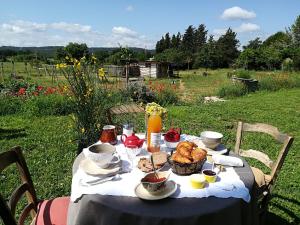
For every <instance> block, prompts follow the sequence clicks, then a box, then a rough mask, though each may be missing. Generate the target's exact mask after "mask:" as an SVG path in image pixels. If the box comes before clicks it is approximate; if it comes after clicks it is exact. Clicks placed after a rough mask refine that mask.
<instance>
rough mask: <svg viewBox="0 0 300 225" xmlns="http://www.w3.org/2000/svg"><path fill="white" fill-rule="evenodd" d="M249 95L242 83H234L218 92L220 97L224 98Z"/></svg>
mask: <svg viewBox="0 0 300 225" xmlns="http://www.w3.org/2000/svg"><path fill="white" fill-rule="evenodd" d="M247 93H248V90H247V88H246V86H245V85H244V84H242V83H234V84H228V85H225V86H222V87H221V88H220V89H219V90H218V95H219V96H220V97H221V98H223V97H239V96H243V95H245V94H247Z"/></svg>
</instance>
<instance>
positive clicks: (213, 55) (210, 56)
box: [193, 35, 219, 69]
mask: <svg viewBox="0 0 300 225" xmlns="http://www.w3.org/2000/svg"><path fill="white" fill-rule="evenodd" d="M218 62H219V55H218V51H217V48H216V41H215V40H214V37H213V35H210V36H209V39H208V41H207V43H206V44H205V45H204V46H203V47H202V48H201V50H200V51H199V52H197V54H196V58H195V63H194V65H193V66H194V68H199V67H204V68H206V69H207V68H217V67H218V65H219V63H218Z"/></svg>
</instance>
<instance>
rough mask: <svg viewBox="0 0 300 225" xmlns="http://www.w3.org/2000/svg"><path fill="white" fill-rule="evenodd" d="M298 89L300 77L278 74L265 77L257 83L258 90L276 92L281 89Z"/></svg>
mask: <svg viewBox="0 0 300 225" xmlns="http://www.w3.org/2000/svg"><path fill="white" fill-rule="evenodd" d="M295 87H300V77H299V76H290V75H288V74H280V75H275V76H266V77H263V78H262V79H261V80H260V81H259V90H267V91H277V90H280V89H283V88H295Z"/></svg>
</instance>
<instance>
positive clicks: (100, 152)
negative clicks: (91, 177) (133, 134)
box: [84, 144, 120, 168]
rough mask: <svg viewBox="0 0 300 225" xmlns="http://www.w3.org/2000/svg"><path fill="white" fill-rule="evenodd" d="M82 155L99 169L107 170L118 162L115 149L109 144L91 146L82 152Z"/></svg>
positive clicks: (118, 157) (118, 158)
mask: <svg viewBox="0 0 300 225" xmlns="http://www.w3.org/2000/svg"><path fill="white" fill-rule="evenodd" d="M84 155H85V157H86V158H88V159H89V160H91V161H93V162H94V163H95V164H96V165H97V166H98V167H101V168H107V167H109V166H111V165H114V164H117V163H119V162H120V156H119V155H118V154H117V152H116V147H114V146H112V145H110V144H97V145H92V146H90V147H89V148H87V149H86V151H84Z"/></svg>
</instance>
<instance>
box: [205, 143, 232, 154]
mask: <svg viewBox="0 0 300 225" xmlns="http://www.w3.org/2000/svg"><path fill="white" fill-rule="evenodd" d="M200 148H203V149H204V150H206V151H207V154H208V155H224V154H226V153H227V152H228V149H227V148H226V147H225V146H224V145H222V144H220V145H218V147H217V148H216V149H210V148H207V147H205V146H203V147H202V146H201V147H200Z"/></svg>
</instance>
